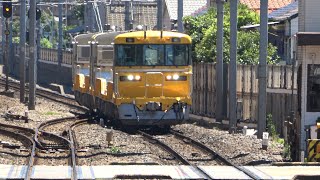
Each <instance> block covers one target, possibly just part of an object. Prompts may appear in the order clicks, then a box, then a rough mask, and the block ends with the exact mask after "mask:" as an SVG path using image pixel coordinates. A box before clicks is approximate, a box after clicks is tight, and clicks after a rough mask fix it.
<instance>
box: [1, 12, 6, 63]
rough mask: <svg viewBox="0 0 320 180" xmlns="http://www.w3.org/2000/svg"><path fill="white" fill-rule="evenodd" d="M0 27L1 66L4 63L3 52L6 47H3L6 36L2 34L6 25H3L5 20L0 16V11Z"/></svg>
mask: <svg viewBox="0 0 320 180" xmlns="http://www.w3.org/2000/svg"><path fill="white" fill-rule="evenodd" d="M1 23H2V24H1V26H2V36H1V37H2V43H1V46H2V48H1V49H2V52H1V53H2V57H1V64H3V63H4V51H5V47H6V45H5V39H6V36H5V34H4V31H5V28H6V24H5V18H4V17H3V15H2V11H1Z"/></svg>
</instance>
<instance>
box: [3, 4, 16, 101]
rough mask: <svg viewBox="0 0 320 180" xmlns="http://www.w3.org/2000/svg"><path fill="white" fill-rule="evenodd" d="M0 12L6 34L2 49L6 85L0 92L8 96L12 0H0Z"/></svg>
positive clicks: (11, 95)
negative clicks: (2, 0)
mask: <svg viewBox="0 0 320 180" xmlns="http://www.w3.org/2000/svg"><path fill="white" fill-rule="evenodd" d="M2 14H3V17H4V18H6V19H5V31H4V33H5V36H6V44H5V49H4V51H3V53H4V67H5V74H6V85H5V90H4V91H3V92H1V94H3V95H7V96H10V97H13V96H14V92H13V91H9V60H8V58H9V56H8V54H9V53H8V52H9V35H10V29H9V18H11V16H12V2H11V0H7V1H4V2H2Z"/></svg>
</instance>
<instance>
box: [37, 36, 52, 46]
mask: <svg viewBox="0 0 320 180" xmlns="http://www.w3.org/2000/svg"><path fill="white" fill-rule="evenodd" d="M40 44H41V47H43V48H53V44H52V43H51V42H50V41H49V40H48V39H47V38H42V39H41V40H40Z"/></svg>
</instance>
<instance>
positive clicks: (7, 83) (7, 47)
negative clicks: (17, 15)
mask: <svg viewBox="0 0 320 180" xmlns="http://www.w3.org/2000/svg"><path fill="white" fill-rule="evenodd" d="M5 22H6V31H9V19H8V18H6V19H5ZM9 32H10V31H9ZM11 33H12V32H11ZM3 57H4V69H5V73H6V86H5V91H6V92H8V90H9V60H8V58H9V34H6V46H5V50H4V56H3Z"/></svg>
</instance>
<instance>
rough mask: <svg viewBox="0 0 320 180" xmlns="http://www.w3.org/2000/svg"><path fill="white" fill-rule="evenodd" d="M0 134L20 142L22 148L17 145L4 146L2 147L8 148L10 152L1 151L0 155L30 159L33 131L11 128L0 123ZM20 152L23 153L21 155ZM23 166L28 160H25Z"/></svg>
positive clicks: (11, 126) (16, 127) (17, 127)
mask: <svg viewBox="0 0 320 180" xmlns="http://www.w3.org/2000/svg"><path fill="white" fill-rule="evenodd" d="M0 133H1V134H4V135H7V136H9V137H12V138H13V139H16V140H18V141H20V142H21V144H22V145H23V146H17V145H10V144H9V145H6V146H4V147H6V148H9V149H10V151H2V152H1V153H5V154H9V155H12V156H17V157H24V158H28V157H30V153H31V148H32V146H33V145H34V144H35V142H34V140H33V135H34V130H33V129H29V128H24V127H19V126H13V125H8V124H3V123H0ZM23 147H24V148H25V149H23ZM13 149H20V153H17V152H15V151H13ZM21 151H22V152H23V153H21ZM25 164H28V160H26V162H25Z"/></svg>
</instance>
